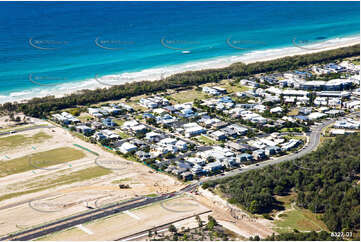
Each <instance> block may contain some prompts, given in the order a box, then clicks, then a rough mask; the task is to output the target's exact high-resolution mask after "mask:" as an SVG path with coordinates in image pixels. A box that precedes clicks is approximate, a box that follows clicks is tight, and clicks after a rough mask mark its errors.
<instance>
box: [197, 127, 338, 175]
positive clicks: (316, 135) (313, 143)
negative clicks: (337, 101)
mask: <svg viewBox="0 0 361 242" xmlns="http://www.w3.org/2000/svg"><path fill="white" fill-rule="evenodd" d="M333 122H335V120H327V121H325V122H323V123H322V124H320V125H319V126H317V127H316V128H314V129H313V130H312V131H311V133H310V134H309V142H308V144H307V145H306V146H305V147H304V148H303V149H302V150H301V151H299V152H297V153H294V154H290V155H287V156H283V157H280V158H278V159H274V160H267V161H264V162H259V163H257V164H254V165H249V166H247V167H245V168H241V169H235V170H232V171H229V172H227V173H226V174H225V175H223V176H221V175H217V176H212V177H206V178H204V179H202V180H201V181H202V182H204V181H210V180H216V179H219V178H224V177H230V176H235V175H237V174H240V173H244V172H247V171H250V170H255V169H260V168H263V167H265V166H269V165H274V164H278V163H281V162H284V161H289V160H294V159H297V158H300V157H302V156H304V155H306V154H308V153H310V152H312V151H313V150H314V149H315V148H316V147H317V146H318V145H319V143H320V136H321V131H322V129H323V128H324V127H326V126H328V125H329V124H331V123H333Z"/></svg>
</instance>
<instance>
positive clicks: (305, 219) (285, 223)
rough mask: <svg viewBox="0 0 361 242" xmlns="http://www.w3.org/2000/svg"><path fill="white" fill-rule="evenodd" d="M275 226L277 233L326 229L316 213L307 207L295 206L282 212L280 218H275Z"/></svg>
mask: <svg viewBox="0 0 361 242" xmlns="http://www.w3.org/2000/svg"><path fill="white" fill-rule="evenodd" d="M274 223H275V228H274V230H276V231H277V232H279V233H286V232H293V230H294V229H297V230H298V231H320V230H326V231H328V230H327V227H326V225H325V224H324V223H323V222H322V221H321V220H319V219H318V218H317V215H316V214H314V213H312V212H311V211H309V210H307V209H300V208H296V209H293V210H290V211H288V212H285V213H284V214H282V217H281V219H280V220H275V221H274Z"/></svg>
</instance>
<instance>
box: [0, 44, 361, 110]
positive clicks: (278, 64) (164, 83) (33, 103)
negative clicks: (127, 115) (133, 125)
mask: <svg viewBox="0 0 361 242" xmlns="http://www.w3.org/2000/svg"><path fill="white" fill-rule="evenodd" d="M359 55H360V45H354V46H350V47H344V48H339V49H335V50H328V51H323V52H319V53H312V54H306V55H298V56H292V57H284V58H279V59H275V60H270V61H263V62H255V63H251V64H247V65H246V64H244V63H241V62H240V63H234V64H232V65H230V66H228V67H225V68H218V69H207V70H200V71H188V72H184V73H179V74H174V75H172V76H170V77H167V78H165V79H163V80H158V81H142V82H134V83H126V84H123V85H119V86H113V87H110V88H103V89H100V88H98V89H96V90H82V91H79V92H77V93H73V94H70V95H66V96H64V97H59V98H56V97H55V96H47V97H43V98H33V99H31V100H29V101H28V102H24V103H16V102H15V103H10V102H8V103H4V104H2V105H0V111H8V112H14V111H15V112H23V113H24V114H26V115H29V116H33V117H46V116H47V115H48V114H49V113H50V112H52V111H56V110H61V109H65V108H75V107H77V106H87V105H91V104H95V103H99V102H105V101H110V100H119V99H121V98H131V97H133V96H137V95H142V94H153V93H156V92H159V91H165V90H168V89H178V88H184V87H191V86H199V85H201V84H205V83H209V82H217V81H219V80H222V79H226V78H233V79H240V78H243V77H246V76H248V75H253V74H258V73H267V72H272V71H286V70H290V69H296V68H299V67H303V66H307V65H310V64H314V63H326V62H331V61H335V60H338V59H341V58H346V57H353V56H359Z"/></svg>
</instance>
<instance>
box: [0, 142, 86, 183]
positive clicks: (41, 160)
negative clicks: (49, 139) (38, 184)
mask: <svg viewBox="0 0 361 242" xmlns="http://www.w3.org/2000/svg"><path fill="white" fill-rule="evenodd" d="M84 157H85V154H84V153H83V152H82V151H80V150H77V149H74V148H70V147H63V148H57V149H53V150H48V151H44V152H39V153H35V154H33V155H28V156H23V157H20V158H16V159H13V160H8V161H3V162H1V163H0V167H1V173H0V177H4V176H8V175H11V174H16V173H21V172H25V171H29V170H34V169H37V168H44V167H48V166H52V165H56V164H60V163H64V162H69V161H73V160H79V159H81V158H84Z"/></svg>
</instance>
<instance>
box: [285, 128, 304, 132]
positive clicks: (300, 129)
mask: <svg viewBox="0 0 361 242" xmlns="http://www.w3.org/2000/svg"><path fill="white" fill-rule="evenodd" d="M280 131H281V132H302V127H294V128H283V129H281V130H280Z"/></svg>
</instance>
